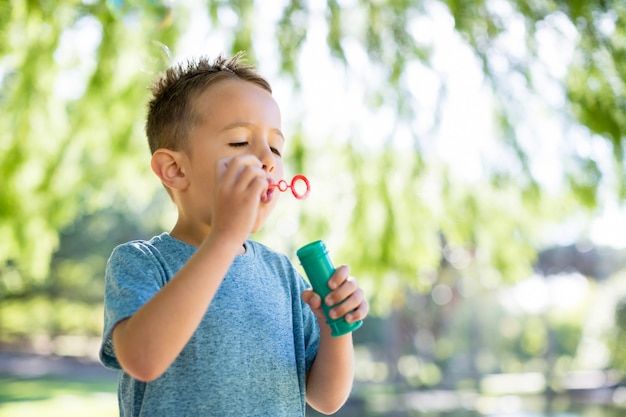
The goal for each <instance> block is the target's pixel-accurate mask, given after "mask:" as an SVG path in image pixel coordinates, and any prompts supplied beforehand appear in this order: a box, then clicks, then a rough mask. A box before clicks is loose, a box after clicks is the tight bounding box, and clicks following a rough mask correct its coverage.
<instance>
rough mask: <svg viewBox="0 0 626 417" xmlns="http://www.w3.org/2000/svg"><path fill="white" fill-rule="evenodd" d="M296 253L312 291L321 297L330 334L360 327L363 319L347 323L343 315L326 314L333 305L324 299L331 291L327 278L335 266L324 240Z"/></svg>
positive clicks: (338, 334) (333, 334)
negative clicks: (336, 316) (337, 316)
mask: <svg viewBox="0 0 626 417" xmlns="http://www.w3.org/2000/svg"><path fill="white" fill-rule="evenodd" d="M296 255H298V259H300V263H301V264H302V268H304V272H305V273H306V275H307V278H309V281H310V282H311V286H312V287H313V291H315V292H316V293H317V294H318V295H319V296H320V297H322V311H323V312H324V316H325V317H326V323H327V324H328V325H329V326H330V329H331V335H332V336H333V337H338V336H343V335H344V334H347V333H350V332H353V331H355V330H356V329H358V328H359V327H361V325H362V324H363V320H359V321H355V322H352V323H348V322H347V321H346V320H345V318H344V317H341V318H338V319H332V318H330V316H329V315H328V312H329V311H330V310H331V309H332V308H333V307H335V306H329V305H327V304H326V303H325V302H324V299H325V298H326V296H327V295H328V294H330V293H331V291H332V290H331V289H330V288H329V287H328V280H329V279H330V277H331V275H332V274H333V272H335V268H334V267H333V264H332V262H331V260H330V257H329V256H328V251H327V250H326V245H324V242H322V241H321V240H318V241H315V242H311V243H309V244H308V245H305V246H303V247H301V248H300V249H298V250H297V251H296ZM336 305H337V304H336Z"/></svg>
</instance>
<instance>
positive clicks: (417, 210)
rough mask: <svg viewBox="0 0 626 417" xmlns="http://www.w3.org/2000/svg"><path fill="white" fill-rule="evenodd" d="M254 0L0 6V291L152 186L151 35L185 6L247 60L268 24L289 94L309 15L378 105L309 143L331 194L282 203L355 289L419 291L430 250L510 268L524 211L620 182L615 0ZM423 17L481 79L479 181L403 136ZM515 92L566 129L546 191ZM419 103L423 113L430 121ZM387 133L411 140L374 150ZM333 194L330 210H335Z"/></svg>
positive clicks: (312, 163) (618, 5) (172, 24)
mask: <svg viewBox="0 0 626 417" xmlns="http://www.w3.org/2000/svg"><path fill="white" fill-rule="evenodd" d="M181 3H182V2H181ZM261 7H263V6H262V5H261V4H260V2H254V1H253V0H238V1H231V2H224V1H219V0H207V1H205V2H204V4H203V5H202V4H197V3H196V4H192V3H189V5H185V4H180V3H172V2H161V1H155V0H145V1H139V2H124V1H123V0H107V1H98V0H93V1H78V0H73V1H64V2H60V1H27V0H16V1H11V2H3V3H2V5H0V111H1V112H2V114H3V115H4V117H2V118H0V151H1V152H0V177H1V178H2V179H3V186H2V187H0V265H1V267H0V268H1V269H0V277H1V280H0V291H2V292H3V293H11V292H16V291H17V292H20V291H21V292H23V291H25V290H27V289H28V288H31V287H36V286H38V285H41V283H42V282H44V281H45V280H46V279H47V277H48V276H49V274H48V270H49V265H50V256H51V254H52V253H53V252H54V250H55V249H56V248H57V247H58V243H59V232H60V230H62V229H63V228H64V227H66V226H68V225H69V224H71V223H72V222H73V221H74V219H76V218H78V217H80V216H83V215H85V214H89V213H93V212H94V211H96V210H100V209H102V208H106V207H108V206H110V205H111V203H112V200H111V198H112V196H115V195H125V196H127V198H129V199H131V200H133V201H139V202H140V203H141V202H144V203H145V202H146V201H148V200H149V198H150V196H151V194H152V193H153V192H154V191H155V189H157V188H158V187H157V184H155V181H154V180H153V179H151V180H150V181H148V182H145V179H146V178H148V177H149V175H148V168H147V167H148V164H147V158H148V157H147V151H146V150H145V145H144V144H143V139H142V138H143V133H142V127H143V126H142V120H143V116H144V112H143V109H144V106H145V102H146V99H147V90H146V86H147V85H148V84H149V83H150V81H151V80H152V78H153V77H154V76H155V74H156V73H157V72H158V71H160V70H162V69H163V68H164V67H165V66H166V65H167V64H169V63H170V61H171V60H172V57H171V55H170V52H169V51H170V48H171V49H173V50H174V51H175V52H176V48H177V47H178V46H179V45H180V44H181V43H182V42H183V41H184V40H185V39H186V38H185V36H193V34H192V35H189V33H190V28H191V27H192V26H193V25H192V23H193V21H192V19H191V17H192V16H196V15H198V14H206V22H205V25H207V26H209V28H210V29H211V30H212V31H213V30H214V31H218V30H222V31H223V32H222V33H227V34H228V36H225V37H224V39H223V40H222V41H223V45H222V48H221V49H222V50H223V51H224V52H227V53H229V52H235V51H238V50H247V51H248V54H249V57H250V58H251V59H252V60H253V61H257V60H258V61H259V62H262V61H264V60H267V59H270V58H269V57H265V56H260V53H261V51H260V50H259V47H258V43H256V40H257V39H259V38H260V34H261V33H267V32H268V31H269V32H271V28H272V27H274V23H276V29H275V32H273V35H272V34H271V35H270V36H269V38H271V39H274V40H275V45H273V47H274V48H275V49H276V51H277V53H278V58H279V69H280V71H281V72H282V73H283V75H286V76H288V79H290V80H291V81H292V85H293V87H294V88H295V89H296V90H297V88H299V87H301V86H302V85H303V84H304V83H305V82H306V80H304V79H300V74H301V73H302V68H301V66H300V65H301V61H300V54H301V51H302V48H304V45H305V44H306V42H307V41H308V40H310V39H309V38H308V35H309V34H310V30H309V29H310V27H311V25H312V22H313V21H314V20H315V19H318V18H319V17H320V16H323V21H324V25H323V27H324V30H325V35H326V44H327V47H328V53H329V54H330V55H331V56H332V57H333V58H334V59H336V60H337V62H339V63H342V64H343V65H344V66H345V68H346V70H347V71H349V72H351V76H353V77H354V78H355V79H357V80H358V81H361V82H362V85H363V86H364V88H366V97H365V98H366V100H365V102H366V104H367V105H368V106H370V107H371V108H372V109H373V110H376V111H381V112H382V111H385V110H389V109H391V110H392V112H393V114H394V119H393V123H392V129H390V130H389V133H388V137H387V138H386V140H385V141H383V142H382V144H381V145H380V146H379V147H378V149H375V150H373V149H371V148H369V147H367V146H363V145H362V144H361V143H359V142H358V140H357V139H358V135H357V134H355V136H354V138H353V139H352V140H350V141H349V142H348V143H345V142H342V143H343V144H341V143H340V144H335V145H333V147H332V149H333V150H332V152H330V151H328V150H327V151H326V152H328V154H331V153H332V154H333V155H334V156H332V157H331V155H328V156H327V154H326V153H325V154H324V158H328V159H332V161H333V163H335V164H339V165H338V166H342V167H346V170H347V171H348V173H347V174H348V175H347V177H344V176H342V177H341V181H342V185H343V187H341V190H338V191H336V193H335V194H333V193H330V194H329V195H328V196H327V197H326V198H327V199H328V201H327V202H328V203H329V204H325V205H324V207H321V206H319V205H316V206H315V207H308V208H304V209H303V210H302V213H301V216H302V217H301V220H302V221H301V223H302V224H303V226H302V234H303V235H305V236H310V237H319V236H320V234H322V235H323V234H325V233H328V232H329V231H330V230H333V231H338V232H340V233H343V235H344V236H345V240H341V239H339V241H338V242H337V246H339V247H340V248H341V250H340V253H341V258H342V259H345V261H346V262H349V263H350V264H352V265H353V266H354V269H355V271H356V272H357V273H359V274H360V275H362V276H365V277H366V278H369V279H368V280H367V281H369V282H371V283H372V285H373V288H376V289H378V290H382V289H385V288H394V287H397V286H398V285H399V284H400V283H409V284H410V285H412V286H415V287H418V288H419V289H421V290H423V291H428V290H430V288H431V286H432V280H429V276H430V275H429V274H431V272H432V270H433V268H435V269H436V268H438V266H439V264H440V262H442V261H445V262H450V264H451V265H453V266H454V267H455V268H457V269H463V268H465V267H467V265H469V264H471V263H474V264H478V265H480V266H481V268H482V269H481V270H482V271H487V272H482V273H481V276H480V277H479V276H476V275H474V276H475V278H476V280H477V281H478V282H480V283H483V284H484V283H485V282H492V283H493V282H500V281H502V280H514V279H517V278H519V277H522V276H525V275H526V274H527V273H528V272H529V271H530V268H531V264H532V262H533V260H534V257H535V251H534V247H536V246H537V244H539V243H540V240H539V239H540V237H541V235H540V233H539V232H540V229H539V226H541V224H542V222H544V221H546V220H551V219H555V218H556V219H563V218H564V217H566V216H567V215H568V214H569V213H571V212H572V211H575V210H576V207H577V205H580V204H581V203H582V206H583V207H587V208H592V209H593V208H595V207H596V206H597V205H598V192H599V184H600V181H601V179H602V178H603V177H605V176H608V177H609V178H616V181H615V183H616V184H618V185H616V186H615V187H616V191H617V193H618V195H619V196H620V197H621V198H624V197H625V196H626V185H625V184H626V181H624V179H625V174H624V170H623V159H624V147H623V137H624V132H625V131H626V116H625V115H626V111H625V110H626V109H625V107H626V101H625V100H624V96H625V95H624V82H625V74H624V65H622V64H623V62H624V54H625V52H626V47H625V45H626V42H625V40H626V39H625V36H626V35H625V32H624V31H625V28H626V25H624V18H625V17H626V2H624V1H617V2H611V4H610V5H609V2H606V1H603V0H592V1H565V0H538V1H534V2H530V3H529V2H526V1H522V0H508V1H505V0H487V1H485V0H472V1H470V0H465V1H460V0H430V1H422V2H412V1H406V0H380V1H376V2H369V1H338V0H328V1H327V2H326V3H325V5H322V4H320V3H319V2H308V1H305V0H288V1H285V2H283V4H282V5H273V7H277V9H276V10H277V11H278V14H277V15H276V21H275V22H266V21H259V20H258V19H257V16H258V12H259V10H261ZM442 19H443V20H442ZM446 19H447V20H446ZM432 21H437V22H439V21H445V22H452V25H453V28H454V31H455V33H456V34H457V37H458V39H461V40H462V41H463V42H464V43H465V44H466V45H467V47H468V48H469V50H471V51H472V52H473V56H474V57H475V59H476V60H477V62H479V63H480V65H481V68H482V70H483V72H484V76H485V80H486V81H488V83H489V85H490V88H491V91H492V98H493V101H494V103H495V112H496V120H497V121H498V124H497V126H498V128H499V130H498V131H497V132H496V135H497V136H498V137H499V138H500V139H501V140H500V141H499V142H498V143H497V149H496V153H497V155H498V156H497V157H496V158H495V160H485V161H481V163H482V164H483V165H484V166H485V170H484V171H485V176H484V178H483V180H481V181H477V182H476V181H475V182H473V183H469V182H467V181H463V180H462V179H461V180H459V178H457V177H455V176H453V175H452V174H451V170H450V167H449V166H447V165H445V164H444V163H441V161H437V160H435V159H431V155H432V153H429V152H428V147H429V146H428V145H429V144H428V143H426V140H427V139H428V140H432V138H433V137H436V131H434V130H433V132H434V133H433V132H431V135H422V134H420V133H418V130H416V129H415V128H414V124H413V123H412V122H413V121H415V120H416V119H417V115H418V110H419V111H420V112H421V113H424V112H425V111H427V110H428V109H419V108H418V107H417V104H416V100H415V97H414V95H415V92H414V90H415V89H414V88H412V87H411V82H412V80H414V78H415V76H416V75H415V72H412V71H413V70H414V69H415V66H416V65H420V66H422V67H424V68H427V69H428V68H430V69H431V70H432V72H433V73H435V74H437V67H436V65H434V63H433V55H434V53H435V52H436V46H437V45H436V39H433V37H432V36H426V35H428V34H427V33H424V32H425V31H428V30H431V29H432V27H433V26H432ZM428 22H431V24H430V25H428ZM422 27H424V28H425V29H422ZM546 37H548V38H549V39H552V40H555V42H556V43H557V44H558V45H562V46H563V49H568V48H567V46H568V45H569V49H568V50H571V56H569V57H567V56H566V58H567V59H569V61H568V62H567V63H566V65H563V67H565V68H566V71H565V72H563V73H561V72H559V71H558V70H554V69H553V68H552V67H550V66H549V65H548V64H547V62H548V61H549V60H547V58H549V57H546V56H545V55H546V51H545V50H544V49H542V45H543V43H542V39H544V38H546ZM520 39H521V40H520ZM186 41H187V42H189V40H188V39H187V40H186ZM557 49H558V48H557ZM264 53H265V52H264ZM363 56H364V57H365V58H363V59H361V61H359V62H357V60H356V58H355V57H357V58H358V57H363ZM272 58H273V57H272ZM459 65H465V64H464V62H462V61H459ZM357 66H358V68H360V69H361V71H356V69H357ZM363 68H365V70H363ZM436 84H438V86H439V87H438V92H439V101H438V103H439V104H441V103H442V102H443V101H444V98H445V95H446V93H447V92H448V89H449V88H451V87H449V86H448V84H447V82H446V78H445V74H439V75H438V79H437V82H436ZM549 92H551V94H548V93H549ZM531 99H532V100H535V101H537V100H539V101H540V102H542V103H544V106H545V107H543V108H544V109H545V108H549V109H553V110H555V111H557V112H558V114H560V115H561V117H562V118H563V119H564V120H567V121H568V122H571V123H572V126H581V127H583V128H584V129H582V132H583V133H582V134H580V132H574V133H576V135H574V134H572V140H571V141H568V142H567V143H564V144H563V146H564V147H563V149H562V150H561V151H562V152H561V153H562V159H561V160H560V161H554V163H555V164H556V163H557V162H558V163H559V165H560V166H561V170H560V172H559V173H560V175H561V179H562V182H563V187H561V188H559V190H557V191H556V192H555V191H553V190H552V191H551V190H547V189H546V187H545V186H544V183H543V182H542V180H543V178H541V175H542V174H541V172H540V171H537V169H536V167H537V165H538V164H539V165H540V164H541V163H542V162H541V161H536V160H534V159H533V152H534V151H535V150H536V149H537V147H538V146H541V143H540V142H537V138H541V137H542V136H541V135H539V134H538V132H537V131H536V130H533V128H532V126H530V127H529V126H528V124H527V123H526V122H527V119H526V113H527V112H528V111H530V106H529V103H530V101H531ZM471 105H472V103H468V106H471ZM428 111H430V112H433V113H434V114H433V115H432V116H433V118H434V119H435V120H437V118H438V117H440V116H441V114H440V113H439V112H438V111H439V110H438V109H435V110H432V109H431V110H428ZM295 130H296V134H295V135H294V138H293V139H292V144H291V145H290V146H291V150H290V153H291V156H290V158H291V159H290V161H289V162H290V163H291V164H292V166H293V168H294V170H298V171H302V172H316V173H318V174H319V175H320V177H324V173H323V172H322V169H324V168H323V167H326V165H324V164H318V163H317V162H318V160H314V157H313V155H314V154H315V152H314V150H315V149H316V148H315V144H314V143H312V142H315V141H308V140H305V138H306V135H307V132H306V128H305V127H304V124H302V125H300V126H299V127H297V128H296V129H295ZM406 130H408V131H409V136H410V137H411V140H412V141H413V149H414V151H413V152H406V150H402V149H398V147H397V146H395V145H394V138H395V137H396V135H397V134H398V133H399V132H401V131H406ZM425 138H426V139H425ZM574 138H576V140H574ZM316 139H317V138H316ZM333 139H335V138H328V140H327V142H326V143H333V142H336V141H333ZM468 140H469V138H468ZM597 143H606V144H608V145H609V146H610V147H611V149H612V153H613V156H614V160H613V163H612V166H611V168H610V169H608V170H606V169H603V167H602V166H601V165H602V164H601V161H599V160H598V156H597V154H596V153H594V152H592V151H590V150H589V149H593V148H594V145H595V144H597ZM449 152H454V150H449ZM333 158H334V159H333ZM326 179H327V180H328V181H329V182H330V181H334V180H335V178H328V176H326ZM329 188H330V187H329ZM350 189H352V190H353V192H352V193H346V192H345V190H350ZM337 207H340V208H341V209H342V210H345V211H346V212H347V213H349V215H345V214H344V215H337V213H336V211H337ZM339 221H341V224H338V222H339ZM355 242H359V244H358V249H355V245H354V243H355ZM442 248H443V250H442ZM416 276H417V279H416ZM485 276H486V277H485ZM9 277H10V279H9ZM485 285H487V284H485ZM376 293H377V294H378V295H379V296H380V297H381V298H384V297H387V296H388V295H389V292H385V291H378V292H376Z"/></svg>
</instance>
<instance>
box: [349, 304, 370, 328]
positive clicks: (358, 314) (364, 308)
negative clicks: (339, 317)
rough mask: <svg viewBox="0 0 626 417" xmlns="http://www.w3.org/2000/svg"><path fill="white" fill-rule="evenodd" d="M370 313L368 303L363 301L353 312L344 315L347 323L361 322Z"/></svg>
mask: <svg viewBox="0 0 626 417" xmlns="http://www.w3.org/2000/svg"><path fill="white" fill-rule="evenodd" d="M369 311H370V306H369V303H368V302H367V301H365V300H363V302H362V303H361V304H359V306H358V307H357V308H356V309H355V310H354V311H351V312H349V313H348V314H346V316H345V319H346V321H347V322H348V323H352V322H355V321H359V320H363V319H364V318H365V317H366V316H367V313H369Z"/></svg>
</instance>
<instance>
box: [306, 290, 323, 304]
mask: <svg viewBox="0 0 626 417" xmlns="http://www.w3.org/2000/svg"><path fill="white" fill-rule="evenodd" d="M302 300H303V301H304V302H305V303H307V304H308V305H309V306H310V307H311V308H320V307H321V306H322V299H321V298H320V296H319V295H317V294H316V293H315V292H313V291H312V290H304V291H303V292H302Z"/></svg>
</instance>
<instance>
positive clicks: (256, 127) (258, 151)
mask: <svg viewBox="0 0 626 417" xmlns="http://www.w3.org/2000/svg"><path fill="white" fill-rule="evenodd" d="M194 106H195V110H196V112H197V113H198V114H199V115H200V116H201V118H202V121H201V122H200V123H198V124H197V125H196V126H195V127H194V128H193V129H192V130H191V133H190V137H189V153H188V157H189V159H188V161H189V164H190V165H189V166H190V168H191V171H190V175H191V178H190V179H191V183H190V184H191V188H192V189H191V190H190V191H191V195H190V198H191V199H190V203H191V204H192V205H193V207H195V208H194V210H198V212H197V214H196V215H198V216H201V218H202V221H203V222H204V223H206V224H209V225H211V218H212V208H213V200H212V198H213V191H214V189H215V186H216V183H217V181H218V177H219V176H220V175H221V174H222V173H223V172H224V168H223V167H225V164H227V163H228V160H229V159H231V158H233V157H235V156H243V155H253V156H255V157H256V158H258V160H259V161H260V162H261V164H262V165H263V169H264V170H265V171H266V172H267V174H268V179H271V180H272V182H278V181H279V180H280V179H282V178H283V161H282V158H281V155H282V152H283V149H284V145H285V138H284V137H283V134H282V133H281V116H280V110H279V108H278V104H277V103H276V101H275V100H274V98H273V97H272V95H271V94H270V93H269V92H268V91H266V90H264V89H263V88H261V87H259V86H257V85H256V84H253V83H251V82H247V81H243V80H225V81H220V82H218V83H217V84H215V85H212V86H211V87H210V88H209V89H208V90H207V91H205V92H204V93H203V94H201V95H200V96H199V97H198V98H197V99H196V100H195V103H194ZM279 194H280V193H279V192H277V191H275V192H272V191H270V192H268V195H267V198H264V199H262V200H260V207H259V210H258V215H257V218H256V220H255V223H254V227H253V230H251V232H256V231H258V230H259V229H260V228H261V227H262V226H263V224H264V223H265V220H266V219H267V216H268V215H269V214H270V213H271V211H272V209H273V208H274V206H275V205H276V202H277V201H278V195H279Z"/></svg>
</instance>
